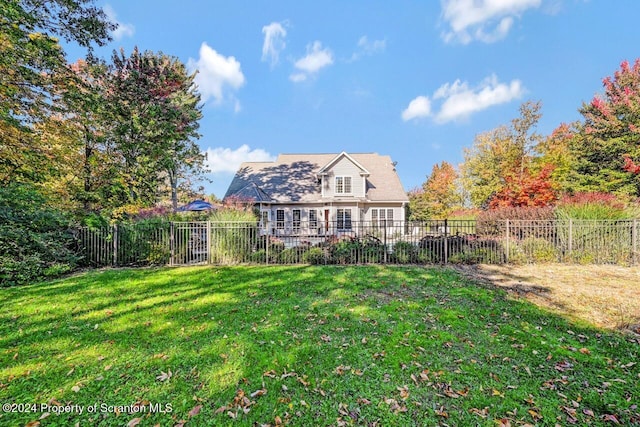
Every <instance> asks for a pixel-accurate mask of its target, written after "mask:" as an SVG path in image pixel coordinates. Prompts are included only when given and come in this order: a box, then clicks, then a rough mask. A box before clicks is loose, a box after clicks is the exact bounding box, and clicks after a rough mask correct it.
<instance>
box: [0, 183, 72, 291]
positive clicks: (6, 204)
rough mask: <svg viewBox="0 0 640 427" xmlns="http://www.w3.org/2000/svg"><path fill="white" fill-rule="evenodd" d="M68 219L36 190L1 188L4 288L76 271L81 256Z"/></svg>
mask: <svg viewBox="0 0 640 427" xmlns="http://www.w3.org/2000/svg"><path fill="white" fill-rule="evenodd" d="M74 247H75V239H74V236H73V233H72V232H71V230H70V227H69V221H68V219H67V218H66V216H65V215H64V214H63V213H62V212H60V211H57V210H55V209H52V208H49V207H47V200H46V199H45V198H44V197H43V196H42V195H41V194H40V193H39V192H38V191H36V190H35V189H34V188H32V187H29V186H26V185H22V184H14V185H11V186H8V187H4V188H0V253H1V254H2V256H1V257H0V286H14V285H23V284H27V283H30V282H33V281H37V280H40V279H43V278H48V277H54V276H57V275H59V274H62V273H66V272H68V271H71V270H73V269H74V268H75V267H76V266H77V263H78V260H79V257H78V255H77V254H76V253H75V251H74Z"/></svg>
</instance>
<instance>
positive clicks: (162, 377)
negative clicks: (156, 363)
mask: <svg viewBox="0 0 640 427" xmlns="http://www.w3.org/2000/svg"><path fill="white" fill-rule="evenodd" d="M172 376H173V373H172V372H171V370H168V371H167V372H164V371H160V375H158V376H157V377H156V379H157V380H158V381H167V380H169V379H170V378H171V377H172Z"/></svg>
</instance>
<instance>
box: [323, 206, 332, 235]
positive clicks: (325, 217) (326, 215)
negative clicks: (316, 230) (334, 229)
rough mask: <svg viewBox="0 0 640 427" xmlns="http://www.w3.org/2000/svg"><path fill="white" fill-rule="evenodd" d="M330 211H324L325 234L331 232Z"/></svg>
mask: <svg viewBox="0 0 640 427" xmlns="http://www.w3.org/2000/svg"><path fill="white" fill-rule="evenodd" d="M330 212H331V211H330V210H329V209H325V210H324V231H325V232H329V216H330Z"/></svg>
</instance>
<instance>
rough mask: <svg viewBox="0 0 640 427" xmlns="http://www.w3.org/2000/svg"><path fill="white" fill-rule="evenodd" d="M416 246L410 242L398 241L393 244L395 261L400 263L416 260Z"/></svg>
mask: <svg viewBox="0 0 640 427" xmlns="http://www.w3.org/2000/svg"><path fill="white" fill-rule="evenodd" d="M416 260H417V257H416V247H415V246H414V245H413V244H412V243H410V242H397V243H396V244H395V245H394V246H393V261H394V262H396V263H398V264H409V263H413V262H416Z"/></svg>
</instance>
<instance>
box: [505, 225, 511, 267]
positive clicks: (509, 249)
mask: <svg viewBox="0 0 640 427" xmlns="http://www.w3.org/2000/svg"><path fill="white" fill-rule="evenodd" d="M505 221H506V223H505V227H504V230H505V231H504V232H505V237H506V240H507V242H506V245H505V246H506V249H507V250H506V252H507V253H506V254H505V260H506V261H507V264H509V252H511V245H510V243H511V230H510V229H509V220H508V219H507V220H505Z"/></svg>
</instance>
